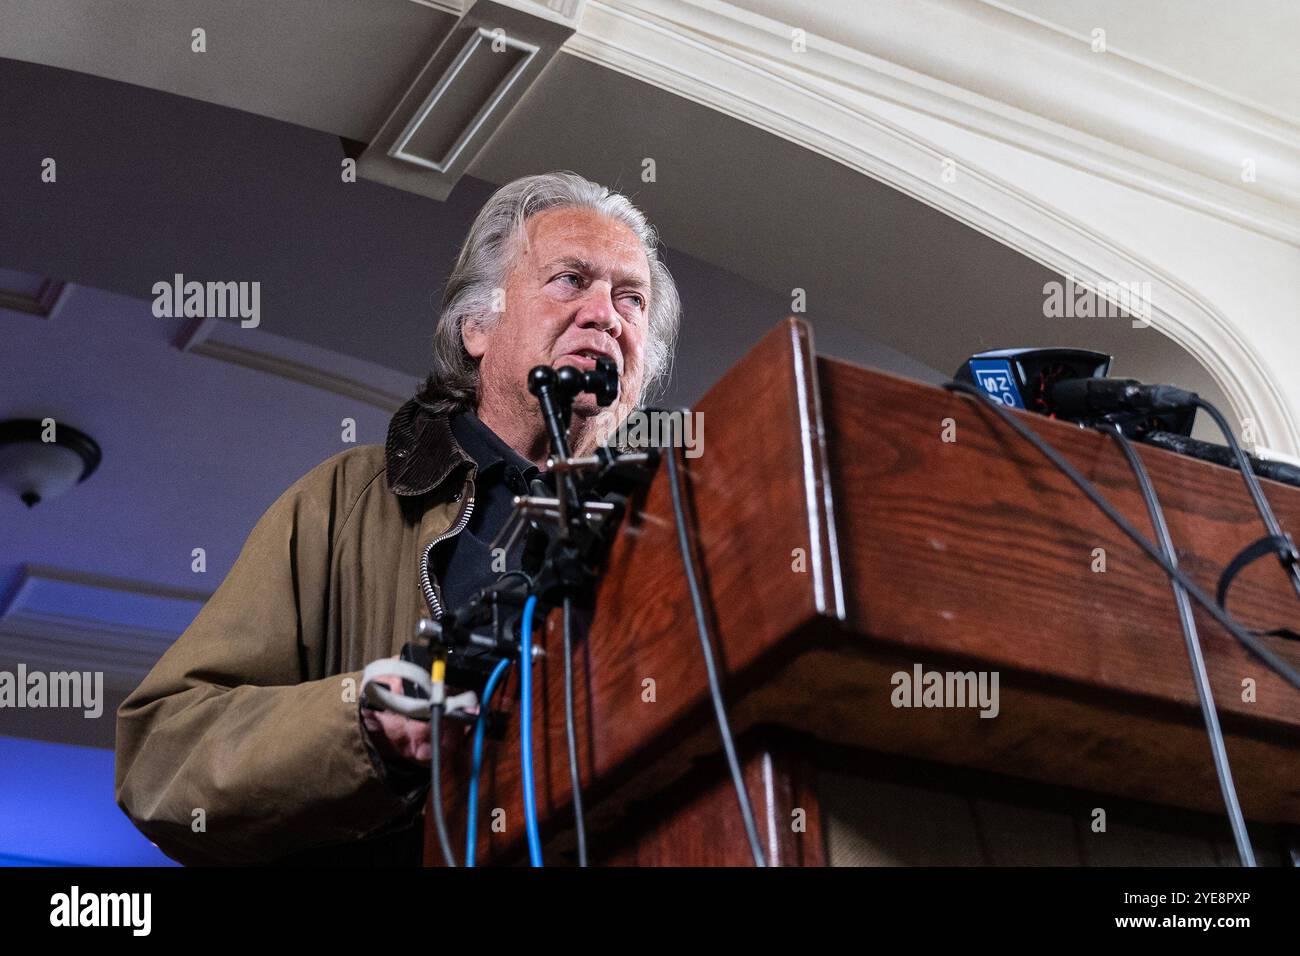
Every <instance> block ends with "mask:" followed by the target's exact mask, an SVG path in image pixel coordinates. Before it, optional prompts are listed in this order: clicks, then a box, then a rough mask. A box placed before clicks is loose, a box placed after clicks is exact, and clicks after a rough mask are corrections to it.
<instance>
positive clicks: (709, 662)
mask: <svg viewBox="0 0 1300 956" xmlns="http://www.w3.org/2000/svg"><path fill="white" fill-rule="evenodd" d="M661 410H662V409H661ZM672 421H673V422H674V424H675V423H676V419H675V418H674V419H672ZM673 432H674V434H673V439H672V440H671V441H670V442H669V447H668V448H666V449H664V456H665V457H666V458H667V459H668V487H669V489H670V490H671V491H672V498H673V515H674V517H675V519H676V522H677V543H678V545H679V546H680V547H681V552H682V561H683V563H684V564H685V565H686V583H687V585H688V586H689V588H690V592H691V604H692V605H693V606H694V608H695V626H696V629H697V630H698V631H699V635H700V647H701V649H702V650H703V652H704V668H705V670H706V671H707V672H708V675H709V695H710V696H711V697H712V698H713V714H714V717H715V718H716V720H717V724H718V733H719V734H720V735H721V737H722V747H723V750H725V751H726V754H727V765H728V767H730V769H731V782H732V785H733V786H734V787H735V789H736V799H737V800H738V801H739V802H740V816H741V818H742V819H743V821H744V824H745V836H746V837H747V838H748V839H749V849H750V852H751V853H752V854H753V856H754V865H755V866H767V860H766V859H765V858H764V856H763V845H762V843H761V842H760V841H759V838H758V825H757V824H756V823H755V822H754V808H753V806H752V805H751V804H750V802H749V793H748V792H747V791H746V789H745V778H744V776H743V775H742V774H741V772H740V761H739V760H738V759H737V758H736V744H735V741H734V740H733V739H732V736H731V724H730V723H729V722H728V720H727V707H726V704H725V703H723V700H722V687H721V684H720V683H719V681H718V669H717V665H716V664H715V662H714V660H713V647H712V645H711V643H710V641H709V629H708V624H707V622H706V620H705V617H704V602H703V600H702V599H701V597H700V583H699V580H698V579H697V578H696V575H695V562H694V561H693V560H691V545H690V541H689V539H688V538H687V535H686V511H685V509H684V508H683V506H682V492H681V489H680V488H679V487H678V483H679V477H678V473H677V471H678V464H677V455H676V454H675V452H674V448H675V447H676V433H675V432H676V430H675V428H674V429H673Z"/></svg>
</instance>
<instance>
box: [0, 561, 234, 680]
mask: <svg viewBox="0 0 1300 956" xmlns="http://www.w3.org/2000/svg"><path fill="white" fill-rule="evenodd" d="M207 598H208V595H206V594H203V593H200V592H197V591H180V590H177V589H175V588H165V587H158V586H155V585H151V584H148V583H147V582H143V581H125V580H121V579H117V578H107V577H99V576H97V575H91V574H82V573H80V572H74V571H68V570H64V569H60V568H51V567H45V566H41V565H27V566H25V567H23V569H22V571H21V572H20V574H19V575H18V578H17V580H16V581H15V583H14V585H13V586H12V587H11V588H10V589H9V592H8V594H7V595H4V596H3V597H0V660H4V661H12V662H14V663H23V664H25V665H26V666H27V667H28V669H29V670H50V671H92V672H93V671H99V672H103V674H104V675H105V680H107V681H109V682H110V683H112V684H115V685H118V686H122V685H130V686H134V685H135V684H138V683H139V682H140V680H142V679H143V678H144V676H145V674H147V673H148V672H149V669H150V668H151V667H153V665H154V664H155V663H156V662H157V660H158V658H159V657H161V656H162V654H163V652H164V651H165V650H167V648H168V647H170V646H171V645H172V643H173V642H174V641H175V640H176V638H177V637H179V636H180V634H181V633H182V632H183V631H184V630H185V628H186V627H188V626H189V623H190V622H191V621H193V620H194V618H195V616H196V615H197V614H198V613H199V611H200V610H202V608H203V604H204V602H205V601H206V600H207Z"/></svg>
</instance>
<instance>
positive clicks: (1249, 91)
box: [982, 0, 1300, 122]
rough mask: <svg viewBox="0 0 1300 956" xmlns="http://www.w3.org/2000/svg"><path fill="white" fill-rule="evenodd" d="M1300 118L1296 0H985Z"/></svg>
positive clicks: (1298, 11) (1285, 115) (1298, 10)
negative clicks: (1101, 38)
mask: <svg viewBox="0 0 1300 956" xmlns="http://www.w3.org/2000/svg"><path fill="white" fill-rule="evenodd" d="M982 2H987V3H989V4H990V5H991V6H1000V7H1004V8H1006V9H1010V10H1014V11H1016V12H1019V13H1022V14H1025V15H1028V16H1031V17H1034V18H1035V19H1038V20H1041V21H1043V22H1044V23H1047V24H1050V25H1051V26H1054V27H1057V28H1058V29H1062V30H1065V31H1068V32H1070V33H1073V34H1075V35H1077V36H1084V37H1091V35H1092V31H1093V30H1094V29H1095V28H1097V27H1100V28H1102V29H1104V30H1105V31H1106V45H1107V47H1108V48H1109V49H1111V50H1114V51H1116V52H1118V53H1121V54H1123V55H1125V56H1128V57H1130V58H1131V59H1134V60H1138V61H1140V62H1142V63H1144V64H1146V65H1147V66H1151V67H1155V68H1156V69H1160V70H1163V71H1165V72H1167V73H1172V74H1174V75H1177V76H1179V77H1182V78H1183V79H1187V80H1190V81H1192V82H1194V83H1197V84H1199V85H1201V86H1204V87H1207V88H1209V89H1213V90H1216V91H1218V92H1221V93H1223V94H1225V95H1227V96H1231V97H1233V98H1235V99H1239V100H1242V101H1243V102H1246V103H1249V104H1251V105H1253V106H1257V107H1259V108H1261V109H1264V110H1267V111H1269V112H1272V113H1275V114H1277V115H1278V116H1281V117H1283V118H1285V119H1289V120H1291V121H1292V122H1295V121H1300V3H1297V2H1296V0H1082V2H1081V0H999V2H993V0H982Z"/></svg>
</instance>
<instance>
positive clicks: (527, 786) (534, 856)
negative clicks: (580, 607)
mask: <svg viewBox="0 0 1300 956" xmlns="http://www.w3.org/2000/svg"><path fill="white" fill-rule="evenodd" d="M536 607H537V595H536V594H534V595H532V596H531V597H529V599H528V600H527V601H526V602H525V603H524V620H523V623H522V624H521V625H520V628H519V631H520V634H519V706H520V708H522V709H521V710H520V713H519V753H520V756H521V757H522V758H523V765H524V766H523V776H524V826H525V828H526V829H527V831H528V861H529V863H530V864H532V865H533V866H541V865H542V838H541V835H540V833H539V832H538V829H537V797H536V795H535V794H534V793H533V667H532V665H533V609H534V608H536Z"/></svg>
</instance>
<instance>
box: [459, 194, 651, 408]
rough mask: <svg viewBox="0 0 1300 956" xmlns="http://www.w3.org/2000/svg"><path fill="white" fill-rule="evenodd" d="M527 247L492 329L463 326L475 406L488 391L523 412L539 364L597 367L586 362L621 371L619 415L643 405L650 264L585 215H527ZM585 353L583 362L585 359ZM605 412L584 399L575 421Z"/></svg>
mask: <svg viewBox="0 0 1300 956" xmlns="http://www.w3.org/2000/svg"><path fill="white" fill-rule="evenodd" d="M524 232H525V234H526V237H527V238H526V241H524V242H521V244H520V245H521V248H518V249H517V253H518V254H517V258H516V260H515V265H514V268H513V269H512V270H511V272H510V275H509V278H508V280H507V283H506V290H505V292H506V294H505V311H504V312H502V313H501V314H500V315H499V316H497V317H496V321H495V323H493V324H491V325H490V326H487V327H479V326H475V325H473V323H466V327H465V330H464V333H463V336H464V340H465V348H466V349H467V350H468V351H469V354H470V355H471V356H473V357H474V358H477V359H479V379H480V389H481V392H480V400H482V398H483V396H484V395H485V394H487V393H489V392H492V393H495V394H496V395H501V396H503V397H507V398H508V399H512V400H514V401H511V404H514V402H515V401H522V402H526V403H529V404H532V403H534V402H535V401H536V400H535V399H534V398H533V397H532V396H531V395H530V394H529V393H528V385H527V380H528V371H529V369H531V368H532V367H533V366H535V365H550V366H552V367H554V368H559V367H560V366H562V365H572V366H574V367H576V368H579V369H581V370H583V371H586V370H588V369H592V368H595V367H596V360H595V358H593V357H590V356H592V355H599V354H604V355H608V356H609V357H610V358H612V359H613V360H614V362H615V363H616V364H617V365H618V371H619V399H618V402H617V406H616V407H620V408H630V407H632V406H633V405H634V404H635V403H636V401H637V400H638V399H639V397H640V394H641V385H642V380H643V377H644V374H645V369H644V364H643V350H644V348H645V338H646V326H647V323H648V321H649V310H650V264H649V262H648V261H647V259H646V255H645V251H644V250H643V249H642V248H641V243H640V241H639V240H638V239H637V237H636V234H635V233H634V232H632V230H631V229H629V228H628V227H627V226H625V225H623V224H622V223H621V222H617V221H616V220H613V219H610V218H608V217H607V216H603V215H601V214H600V213H597V212H594V211H593V210H590V209H577V208H572V207H560V208H555V209H547V210H544V211H543V212H540V213H537V214H536V215H534V216H530V217H529V218H528V220H527V221H526V222H525V223H524ZM584 353H586V354H585V355H584ZM600 411H601V409H600V408H599V407H598V406H597V405H596V400H595V397H594V396H592V395H590V394H586V393H584V394H582V395H580V396H578V398H577V399H575V401H574V403H573V412H574V415H575V416H578V415H582V416H588V415H594V414H596V413H598V412H600Z"/></svg>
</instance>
